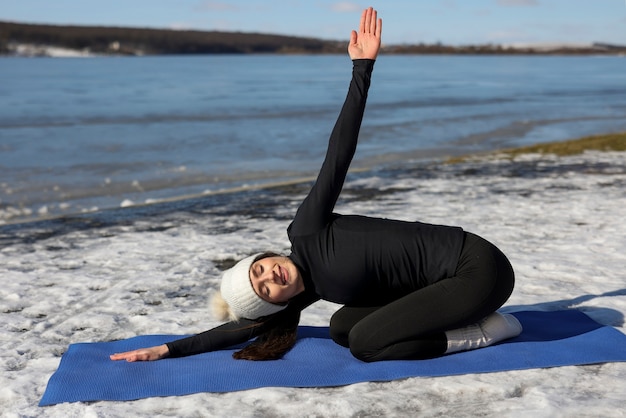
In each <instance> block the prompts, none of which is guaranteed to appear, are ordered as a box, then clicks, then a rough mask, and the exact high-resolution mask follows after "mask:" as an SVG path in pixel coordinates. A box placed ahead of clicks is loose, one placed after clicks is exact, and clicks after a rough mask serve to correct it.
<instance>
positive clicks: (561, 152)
mask: <svg viewBox="0 0 626 418" xmlns="http://www.w3.org/2000/svg"><path fill="white" fill-rule="evenodd" d="M585 151H599V152H606V151H616V152H626V132H618V133H611V134H603V135H593V136H587V137H583V138H578V139H572V140H566V141H555V142H546V143H540V144H536V145H531V146H525V147H517V148H510V149H502V150H495V151H491V152H488V153H476V154H470V155H466V156H461V157H455V158H449V159H447V160H446V159H444V158H442V159H440V160H438V161H439V163H441V164H459V163H467V162H475V163H481V162H485V163H486V162H487V161H490V160H493V159H509V160H514V159H515V158H516V157H518V156H520V155H525V154H540V155H546V154H550V155H556V156H558V157H561V156H571V155H576V154H582V153H584V152H585ZM370 170H371V168H368V167H363V168H355V169H351V170H350V172H351V173H367V172H368V171H370ZM314 180H315V176H302V177H298V178H292V179H288V180H282V181H274V182H268V183H262V184H255V185H247V186H239V187H232V188H227V189H222V190H217V191H214V192H210V193H195V194H187V195H179V196H173V197H170V198H163V199H155V200H154V201H152V202H149V203H136V204H133V205H130V206H127V207H112V208H103V209H101V210H100V209H99V210H97V211H96V212H80V213H63V214H58V215H52V216H34V217H26V218H21V219H15V220H6V221H5V222H4V223H0V232H2V229H3V228H13V227H17V226H18V225H24V224H33V223H38V222H46V221H58V220H62V219H72V218H76V217H84V216H87V217H89V216H90V215H92V214H94V213H98V212H102V211H105V212H106V211H116V212H117V211H120V210H124V209H133V210H135V211H141V210H142V209H144V208H145V209H147V208H150V207H154V206H155V205H164V204H165V205H167V204H175V203H177V202H184V201H191V200H196V199H204V198H209V197H215V196H221V195H232V194H236V193H247V192H258V191H262V190H272V189H281V188H286V187H299V186H304V185H305V184H306V183H311V182H313V181H314Z"/></svg>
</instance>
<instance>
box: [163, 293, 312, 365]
mask: <svg viewBox="0 0 626 418" xmlns="http://www.w3.org/2000/svg"><path fill="white" fill-rule="evenodd" d="M317 300H319V296H317V295H316V294H315V293H313V292H304V293H301V294H300V295H298V296H296V297H295V298H294V299H293V300H292V301H290V302H289V306H287V308H285V309H284V310H282V311H280V312H278V313H276V314H274V315H271V316H269V317H266V318H261V319H258V320H255V321H253V320H250V319H241V320H240V321H238V322H227V323H225V324H223V325H220V326H218V327H215V328H213V329H210V330H208V331H204V332H202V333H200V334H196V335H192V336H191V337H187V338H182V339H180V340H176V341H172V342H169V343H167V344H166V345H167V348H168V349H169V357H184V356H191V355H194V354H200V353H206V352H208V351H215V350H223V349H225V348H228V347H232V346H234V345H237V344H241V343H244V342H246V341H248V340H250V339H252V338H254V337H257V336H259V335H261V334H263V333H265V332H267V331H269V330H270V329H272V328H274V327H276V326H280V325H282V324H290V325H294V326H295V325H297V321H298V319H299V318H300V311H302V310H303V309H304V308H306V307H307V306H309V305H310V304H312V303H314V302H316V301H317ZM294 321H295V322H296V324H291V322H294Z"/></svg>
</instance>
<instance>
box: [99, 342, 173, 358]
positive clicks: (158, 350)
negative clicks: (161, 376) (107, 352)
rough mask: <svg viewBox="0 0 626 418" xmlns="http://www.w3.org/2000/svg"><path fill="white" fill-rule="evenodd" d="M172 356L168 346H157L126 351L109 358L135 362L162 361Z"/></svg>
mask: <svg viewBox="0 0 626 418" xmlns="http://www.w3.org/2000/svg"><path fill="white" fill-rule="evenodd" d="M169 354H170V350H169V348H167V345H165V344H163V345H157V346H155V347H149V348H140V349H139V350H133V351H126V352H125V353H115V354H112V355H111V356H109V357H110V358H111V360H126V361H128V362H133V361H154V360H161V359H162V358H165V357H167V356H168V355H169Z"/></svg>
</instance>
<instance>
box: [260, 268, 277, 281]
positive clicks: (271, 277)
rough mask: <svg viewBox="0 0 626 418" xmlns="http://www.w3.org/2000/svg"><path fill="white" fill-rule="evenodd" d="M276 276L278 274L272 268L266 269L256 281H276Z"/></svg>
mask: <svg viewBox="0 0 626 418" xmlns="http://www.w3.org/2000/svg"><path fill="white" fill-rule="evenodd" d="M277 278H278V274H277V273H276V272H275V271H274V269H271V270H270V269H267V270H265V271H264V272H263V274H262V275H261V276H259V279H258V282H259V284H262V283H265V282H270V283H273V282H276V280H277Z"/></svg>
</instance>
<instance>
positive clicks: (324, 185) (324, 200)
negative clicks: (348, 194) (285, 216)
mask: <svg viewBox="0 0 626 418" xmlns="http://www.w3.org/2000/svg"><path fill="white" fill-rule="evenodd" d="M373 68H374V61H373V60H366V59H361V60H354V61H353V68H352V80H351V82H350V87H349V89H348V95H347V97H346V100H345V102H344V104H343V107H342V109H341V113H340V114H339V117H338V118H337V122H336V123H335V127H334V128H333V130H332V133H331V135H330V139H329V141H328V149H327V151H326V158H325V159H324V162H323V164H322V168H321V169H320V172H319V174H318V176H317V180H316V181H315V184H314V185H313V187H312V188H311V191H310V192H309V194H308V196H307V197H306V198H305V199H304V201H303V202H302V204H301V205H300V207H299V208H298V211H297V213H296V216H295V217H294V220H293V222H292V223H291V225H290V226H289V231H288V232H289V235H290V236H295V235H306V234H308V233H311V232H315V231H317V230H319V229H320V228H322V227H324V226H325V225H326V224H327V223H328V221H329V220H330V217H331V216H332V212H333V209H334V207H335V203H336V202H337V199H338V198H339V194H340V193H341V189H342V187H343V183H344V180H345V178H346V174H347V173H348V168H349V167H350V163H351V162H352V157H353V156H354V153H355V151H356V145H357V141H358V137H359V130H360V128H361V121H362V120H363V113H364V111H365V102H366V100H367V92H368V90H369V86H370V81H371V75H372V70H373Z"/></svg>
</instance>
